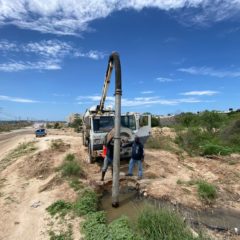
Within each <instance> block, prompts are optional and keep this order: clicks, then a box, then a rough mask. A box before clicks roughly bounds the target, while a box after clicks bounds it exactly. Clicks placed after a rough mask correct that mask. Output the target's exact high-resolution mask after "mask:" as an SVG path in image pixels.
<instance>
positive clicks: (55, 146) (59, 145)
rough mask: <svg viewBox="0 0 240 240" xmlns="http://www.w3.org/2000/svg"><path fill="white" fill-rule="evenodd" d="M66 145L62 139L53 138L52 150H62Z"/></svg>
mask: <svg viewBox="0 0 240 240" xmlns="http://www.w3.org/2000/svg"><path fill="white" fill-rule="evenodd" d="M63 147H64V142H63V140H62V139H56V140H52V142H51V149H52V150H61V149H62V148H63Z"/></svg>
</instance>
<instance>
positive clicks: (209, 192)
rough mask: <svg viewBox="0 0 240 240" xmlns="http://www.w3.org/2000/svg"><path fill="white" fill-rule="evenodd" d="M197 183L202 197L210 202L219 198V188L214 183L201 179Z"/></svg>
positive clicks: (199, 194)
mask: <svg viewBox="0 0 240 240" xmlns="http://www.w3.org/2000/svg"><path fill="white" fill-rule="evenodd" d="M197 185H198V196H199V197H200V199H202V200H204V201H207V202H209V203H210V202H212V201H213V200H214V199H216V198H217V190H216V187H215V186H214V185H212V184H210V183H208V182H206V181H199V182H198V183H197Z"/></svg>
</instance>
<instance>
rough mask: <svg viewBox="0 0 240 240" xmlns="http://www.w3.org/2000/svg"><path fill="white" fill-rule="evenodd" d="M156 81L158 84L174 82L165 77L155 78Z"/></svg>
mask: <svg viewBox="0 0 240 240" xmlns="http://www.w3.org/2000/svg"><path fill="white" fill-rule="evenodd" d="M156 80H157V81H159V82H162V83H163V82H173V81H175V80H174V79H172V78H166V77H157V78H156Z"/></svg>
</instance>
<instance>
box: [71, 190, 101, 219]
mask: <svg viewBox="0 0 240 240" xmlns="http://www.w3.org/2000/svg"><path fill="white" fill-rule="evenodd" d="M97 208H98V197H97V195H96V193H95V192H94V191H93V190H90V189H86V190H85V191H84V192H83V193H82V194H79V196H78V199H77V201H76V202H75V204H74V213H75V214H76V215H78V216H83V215H86V214H88V213H93V212H96V211H97Z"/></svg>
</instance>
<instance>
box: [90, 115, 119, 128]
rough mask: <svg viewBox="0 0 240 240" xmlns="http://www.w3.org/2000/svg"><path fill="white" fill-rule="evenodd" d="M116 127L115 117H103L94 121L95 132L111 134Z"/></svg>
mask: <svg viewBox="0 0 240 240" xmlns="http://www.w3.org/2000/svg"><path fill="white" fill-rule="evenodd" d="M113 127H114V117H113V116H101V117H96V118H94V119H93V129H94V132H109V131H111V129H112V128H113Z"/></svg>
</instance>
